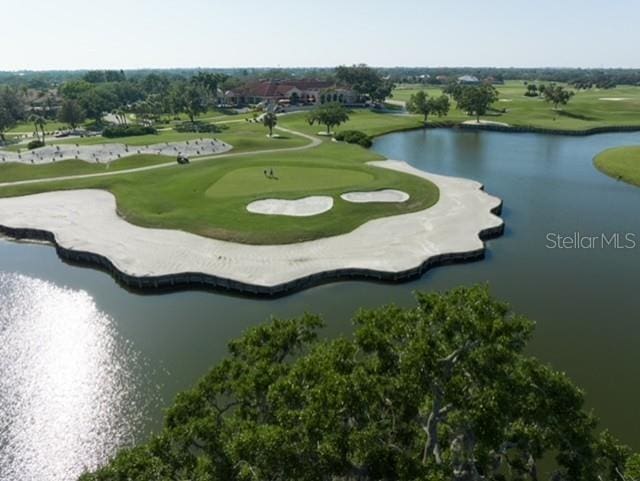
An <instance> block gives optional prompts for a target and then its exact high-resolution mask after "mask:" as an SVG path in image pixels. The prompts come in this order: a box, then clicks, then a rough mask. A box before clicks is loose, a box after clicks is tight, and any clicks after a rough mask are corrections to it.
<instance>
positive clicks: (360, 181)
mask: <svg viewBox="0 0 640 481" xmlns="http://www.w3.org/2000/svg"><path fill="white" fill-rule="evenodd" d="M265 172H266V173H265ZM373 180H375V177H374V176H373V174H371V173H369V172H363V171H358V170H352V169H347V168H333V169H327V168H319V167H292V166H282V167H280V168H277V169H276V170H275V171H274V170H273V168H272V167H265V168H264V169H263V170H260V169H256V168H255V167H246V168H242V169H236V170H233V171H231V172H229V173H228V174H225V175H224V176H222V177H221V178H220V179H219V180H218V181H216V182H215V183H214V184H213V185H212V186H211V187H209V188H208V189H207V191H206V195H207V197H232V196H238V195H239V196H247V195H256V196H262V195H276V194H284V193H289V192H300V190H301V187H303V188H304V189H305V190H326V189H338V188H342V187H349V186H354V185H366V184H367V183H368V182H371V181H373Z"/></svg>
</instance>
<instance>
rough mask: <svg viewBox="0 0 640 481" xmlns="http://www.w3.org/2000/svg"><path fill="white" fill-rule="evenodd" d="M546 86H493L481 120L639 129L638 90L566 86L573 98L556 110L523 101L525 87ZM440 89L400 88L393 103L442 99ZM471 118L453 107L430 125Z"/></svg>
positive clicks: (516, 83) (537, 100)
mask: <svg viewBox="0 0 640 481" xmlns="http://www.w3.org/2000/svg"><path fill="white" fill-rule="evenodd" d="M532 83H533V84H538V85H540V84H541V83H546V84H548V83H549V82H536V81H530V82H527V83H525V82H524V81H520V80H513V81H507V82H505V84H504V85H495V88H496V90H497V91H498V93H499V98H498V101H497V102H495V103H494V104H493V106H492V109H491V110H490V111H488V112H487V114H486V115H484V116H481V120H485V121H494V122H501V123H506V124H509V125H511V126H514V127H529V128H537V129H548V130H566V131H589V130H590V129H599V128H615V127H619V126H637V127H638V128H640V116H638V112H639V111H640V87H637V86H629V85H621V86H618V87H616V88H611V89H598V88H593V89H589V90H578V89H575V88H574V87H572V86H569V85H566V84H559V85H563V86H564V87H565V88H567V89H568V90H571V91H574V92H575V95H574V96H573V97H572V98H571V100H570V101H569V103H568V104H567V105H565V106H563V107H562V108H560V109H558V110H554V109H553V108H552V107H553V106H552V105H551V104H549V103H548V102H545V101H544V100H543V99H542V98H541V97H526V96H525V95H524V93H525V91H526V88H527V84H532ZM442 88H444V85H443V86H439V85H416V84H400V85H398V86H397V87H396V89H394V91H393V100H394V101H397V102H406V101H407V100H409V97H410V96H411V95H412V94H414V93H416V92H418V91H419V90H424V91H425V92H426V93H427V94H428V95H429V96H431V97H437V96H440V95H442ZM470 119H472V117H469V116H467V114H466V113H465V112H463V111H461V110H460V109H458V108H456V107H455V103H454V104H452V108H451V110H450V112H449V114H448V115H446V116H444V117H441V118H439V117H430V118H429V121H430V122H450V123H460V122H463V121H466V120H470Z"/></svg>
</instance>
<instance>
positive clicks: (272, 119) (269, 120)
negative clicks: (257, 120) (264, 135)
mask: <svg viewBox="0 0 640 481" xmlns="http://www.w3.org/2000/svg"><path fill="white" fill-rule="evenodd" d="M277 124H278V117H277V116H276V114H275V113H274V112H267V113H266V114H264V115H263V116H262V125H264V126H265V127H267V128H268V129H269V137H272V136H273V128H274V127H275V126H276V125H277Z"/></svg>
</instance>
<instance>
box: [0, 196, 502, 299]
mask: <svg viewBox="0 0 640 481" xmlns="http://www.w3.org/2000/svg"><path fill="white" fill-rule="evenodd" d="M501 211H502V202H501V203H500V205H498V206H496V207H495V208H494V209H492V213H494V214H496V215H500V213H501ZM0 233H2V234H4V235H6V236H8V237H12V238H14V239H30V240H42V241H47V242H50V243H51V244H53V245H54V246H55V248H56V252H57V253H58V256H60V258H61V259H63V260H65V261H69V262H70V263H73V264H79V265H88V266H91V267H95V268H98V269H100V270H103V271H105V272H108V273H109V274H110V275H111V276H112V277H113V278H114V279H115V280H116V281H117V282H118V283H119V284H120V285H122V286H124V287H126V288H128V289H131V290H133V291H136V292H143V293H144V292H146V293H155V292H159V291H178V290H184V289H206V290H216V291H230V292H233V293H238V294H242V295H246V296H252V297H277V296H284V295H287V294H291V293H293V292H296V291H301V290H303V289H307V288H310V287H314V286H317V285H320V284H327V283H330V282H336V281H343V280H348V279H357V280H363V279H364V280H372V281H382V282H402V281H408V280H411V279H415V278H418V277H420V276H421V275H422V274H424V273H425V272H426V271H427V270H429V269H431V268H432V267H437V266H441V265H446V264H452V263H457V262H469V261H474V260H478V259H482V258H483V257H484V251H485V249H484V247H482V248H480V249H477V250H474V251H470V252H463V253H452V254H442V255H439V256H434V257H431V258H429V259H428V260H427V261H425V262H424V263H422V264H421V265H420V266H417V267H415V268H413V269H409V270H406V271H402V272H380V271H375V270H371V269H356V268H346V269H336V270H332V271H324V272H319V273H316V274H312V275H309V276H306V277H303V278H300V279H294V280H292V281H289V282H285V283H283V284H279V285H276V286H272V287H265V286H257V285H253V284H247V283H244V282H238V281H234V280H231V279H226V278H224V277H218V276H214V275H210V274H203V273H198V272H180V273H175V274H171V275H165V276H146V277H135V276H132V275H129V274H125V273H124V272H122V271H120V270H118V269H117V268H116V267H115V266H114V265H113V263H112V262H111V261H110V260H109V259H108V258H106V257H104V256H101V255H99V254H94V253H92V252H84V251H77V250H72V249H66V248H64V247H62V246H60V245H58V243H57V241H56V239H55V236H54V235H53V234H52V233H51V232H49V231H46V230H39V229H19V228H12V227H7V226H3V225H0ZM503 233H504V223H501V224H500V225H499V226H497V227H492V228H489V229H485V230H483V231H482V232H480V233H479V237H480V239H482V240H487V239H491V238H494V237H498V236H501V235H502V234H503Z"/></svg>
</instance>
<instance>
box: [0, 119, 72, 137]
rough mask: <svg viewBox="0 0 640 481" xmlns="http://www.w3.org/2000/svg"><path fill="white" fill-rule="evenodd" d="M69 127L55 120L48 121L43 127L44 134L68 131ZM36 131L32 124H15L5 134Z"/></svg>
mask: <svg viewBox="0 0 640 481" xmlns="http://www.w3.org/2000/svg"><path fill="white" fill-rule="evenodd" d="M68 128H69V126H68V125H67V124H64V123H62V122H58V121H57V120H48V121H47V123H46V125H45V126H44V131H45V132H55V131H57V130H65V129H68ZM35 130H36V128H35V126H34V125H33V122H20V123H19V124H17V125H16V126H15V127H13V128H12V129H9V130H8V131H7V133H9V134H13V133H19V132H21V133H28V134H30V133H32V132H34V131H35Z"/></svg>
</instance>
